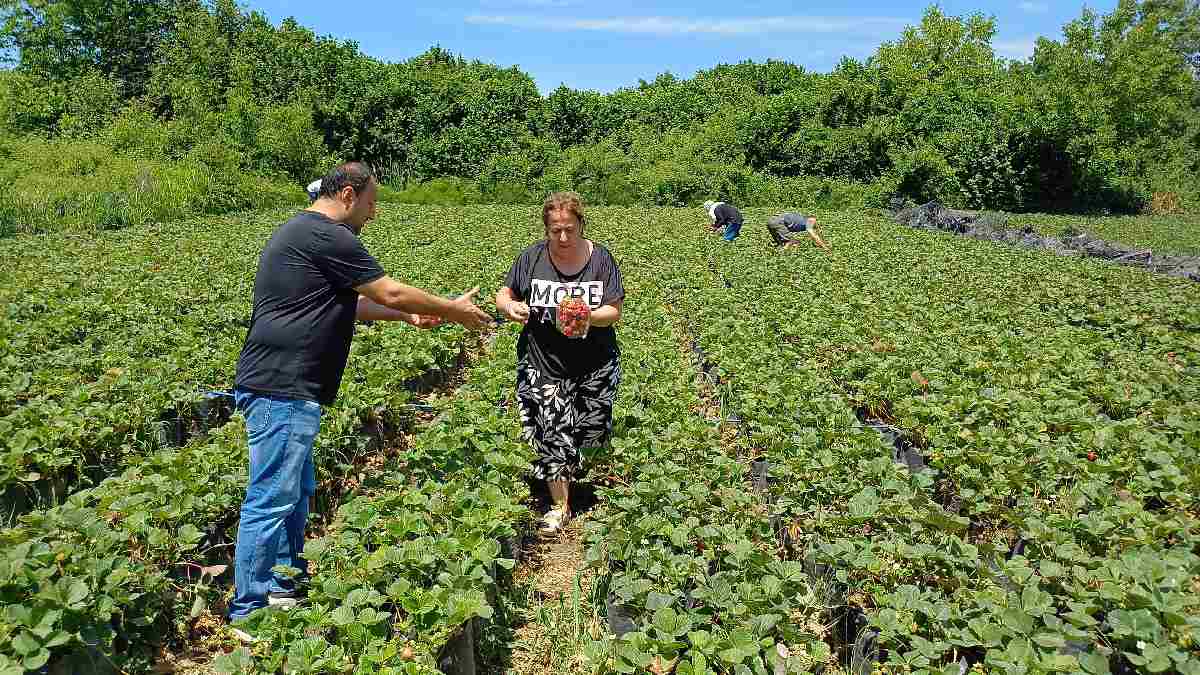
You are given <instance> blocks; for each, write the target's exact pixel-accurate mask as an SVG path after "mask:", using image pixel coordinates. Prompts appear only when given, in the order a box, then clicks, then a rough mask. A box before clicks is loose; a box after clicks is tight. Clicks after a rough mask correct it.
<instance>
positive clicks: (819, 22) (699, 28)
mask: <svg viewBox="0 0 1200 675" xmlns="http://www.w3.org/2000/svg"><path fill="white" fill-rule="evenodd" d="M466 20H467V23H473V24H480V25H492V26H510V27H513V28H525V29H532V30H576V31H599V32H608V33H635V34H648V35H704V34H709V35H725V36H730V35H763V34H766V33H845V32H858V33H879V32H896V31H899V30H901V29H902V28H904V26H906V25H908V24H909V23H910V22H909V21H908V20H906V19H898V18H892V17H870V16H863V17H819V16H774V17H747V18H734V19H686V18H679V17H666V16H641V17H615V18H605V19H579V18H565V17H563V18H559V17H542V16H523V15H489V14H472V15H470V16H468V17H467V18H466Z"/></svg>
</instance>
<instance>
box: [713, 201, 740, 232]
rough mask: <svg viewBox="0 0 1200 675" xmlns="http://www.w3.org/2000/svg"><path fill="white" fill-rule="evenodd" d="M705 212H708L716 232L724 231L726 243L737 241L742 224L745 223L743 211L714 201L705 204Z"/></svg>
mask: <svg viewBox="0 0 1200 675" xmlns="http://www.w3.org/2000/svg"><path fill="white" fill-rule="evenodd" d="M704 210H705V211H708V217H709V218H711V219H712V221H713V225H712V227H713V231H714V232H716V231H718V230H721V229H724V230H725V237H724V238H725V241H733V240H734V239H737V236H738V234H739V233H740V232H741V231H742V223H744V222H745V221H744V220H743V218H742V212H741V211H738V210H737V208H736V207H734V206H733V205H732V204H726V203H725V202H712V201H709V202H704Z"/></svg>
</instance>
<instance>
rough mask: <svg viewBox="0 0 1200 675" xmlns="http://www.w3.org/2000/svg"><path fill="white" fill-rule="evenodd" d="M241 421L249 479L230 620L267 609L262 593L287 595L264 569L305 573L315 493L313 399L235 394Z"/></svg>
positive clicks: (287, 584) (285, 582) (317, 409)
mask: <svg viewBox="0 0 1200 675" xmlns="http://www.w3.org/2000/svg"><path fill="white" fill-rule="evenodd" d="M234 402H235V404H236V405H237V409H238V410H240V411H241V412H242V414H243V415H244V416H245V418H246V433H247V435H248V436H249V440H250V476H249V481H247V483H246V500H245V501H244V502H242V519H241V523H240V524H239V525H238V537H237V550H236V552H235V554H234V563H233V565H234V567H233V571H234V583H235V584H236V588H235V590H234V597H233V602H232V603H230V605H229V618H230V620H235V619H240V618H242V617H245V616H246V615H248V614H250V613H251V612H253V611H254V610H256V609H259V608H261V607H265V606H266V605H267V593H269V592H276V591H290V590H292V589H293V587H294V583H295V582H294V580H292V579H289V578H287V577H282V576H279V575H276V574H275V573H274V572H272V571H271V568H272V567H275V566H276V565H286V566H288V567H295V568H297V569H299V570H301V572H302V573H305V572H307V570H306V567H307V563H305V561H304V559H303V558H302V557H301V553H302V552H303V551H304V526H305V523H306V521H307V520H308V498H309V496H310V495H312V494H313V493H314V492H316V489H317V480H316V473H315V471H314V470H313V459H312V448H313V441H314V440H315V439H316V436H317V430H318V429H319V428H320V426H321V405H320V404H319V403H316V402H313V401H305V400H301V399H294V398H285V397H282V396H271V395H266V394H257V393H254V392H250V391H245V390H242V389H238V390H236V391H234Z"/></svg>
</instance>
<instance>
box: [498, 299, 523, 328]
mask: <svg viewBox="0 0 1200 675" xmlns="http://www.w3.org/2000/svg"><path fill="white" fill-rule="evenodd" d="M500 313H501V314H503V315H504V318H506V319H508V320H509V321H512V322H515V323H519V324H524V323H525V322H526V321H529V305H527V304H525V303H523V302H518V301H516V300H511V301H509V302H506V303H504V304H503V305H502V306H501V307H500Z"/></svg>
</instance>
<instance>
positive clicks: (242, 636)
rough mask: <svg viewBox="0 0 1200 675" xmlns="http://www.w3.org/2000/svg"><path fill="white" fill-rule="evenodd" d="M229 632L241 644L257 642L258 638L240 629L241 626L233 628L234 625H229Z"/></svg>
mask: <svg viewBox="0 0 1200 675" xmlns="http://www.w3.org/2000/svg"><path fill="white" fill-rule="evenodd" d="M229 632H230V633H232V634H233V637H235V638H237V640H238V642H241V643H242V644H245V645H252V644H254V643H255V642H258V638H256V637H254V636H253V635H251V634H249V633H247V632H246V631H244V630H242V629H241V628H234V627H232V626H230V627H229Z"/></svg>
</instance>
